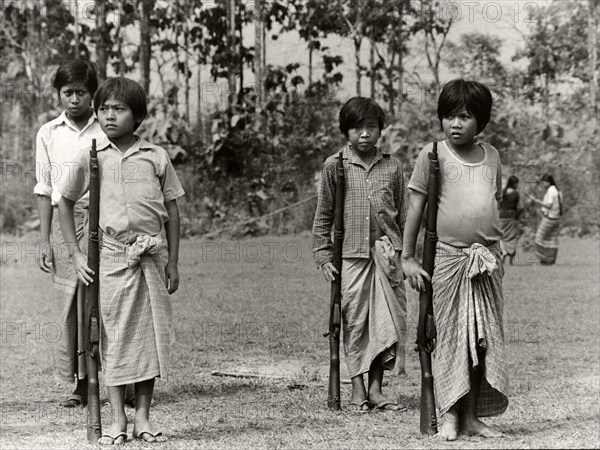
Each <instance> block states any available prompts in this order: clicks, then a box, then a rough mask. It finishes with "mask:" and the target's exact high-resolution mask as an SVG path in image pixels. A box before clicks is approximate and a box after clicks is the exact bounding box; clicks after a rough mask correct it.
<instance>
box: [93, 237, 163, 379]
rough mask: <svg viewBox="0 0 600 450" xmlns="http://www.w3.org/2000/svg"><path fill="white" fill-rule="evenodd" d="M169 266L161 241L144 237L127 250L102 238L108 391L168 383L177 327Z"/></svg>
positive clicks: (104, 355)
mask: <svg viewBox="0 0 600 450" xmlns="http://www.w3.org/2000/svg"><path fill="white" fill-rule="evenodd" d="M167 260H168V250H167V246H166V245H165V244H164V243H163V242H162V240H161V239H160V238H159V237H150V236H140V237H138V238H137V241H136V242H134V243H133V244H131V245H125V244H122V243H120V242H118V241H116V240H115V239H114V238H112V237H110V236H108V235H107V234H106V233H105V234H104V235H103V236H102V240H101V243H100V313H101V318H102V329H101V330H102V331H101V348H102V367H103V370H104V380H105V383H106V385H107V386H120V385H125V384H129V383H136V382H139V381H145V380H148V379H151V378H154V377H157V376H160V377H161V378H163V379H164V378H166V377H167V371H168V367H169V347H170V344H171V321H172V311H171V300H170V298H169V293H168V291H167V288H166V286H165V279H166V275H165V267H166V265H167Z"/></svg>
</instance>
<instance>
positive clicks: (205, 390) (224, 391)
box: [155, 381, 272, 403]
mask: <svg viewBox="0 0 600 450" xmlns="http://www.w3.org/2000/svg"><path fill="white" fill-rule="evenodd" d="M256 391H272V386H268V385H266V384H264V383H263V382H261V381H237V382H233V383H218V384H215V383H207V384H200V383H185V384H181V385H179V386H176V387H174V388H173V389H171V390H168V391H160V392H157V393H156V395H155V397H156V400H157V401H160V402H161V403H162V402H169V403H176V402H181V401H185V400H186V398H188V397H199V398H215V397H224V396H230V395H237V394H243V393H255V392H256Z"/></svg>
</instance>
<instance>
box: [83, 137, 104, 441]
mask: <svg viewBox="0 0 600 450" xmlns="http://www.w3.org/2000/svg"><path fill="white" fill-rule="evenodd" d="M99 172H100V169H99V166H98V155H97V153H96V139H92V149H91V150H90V205H89V241H88V261H87V264H88V267H89V268H90V269H92V270H93V271H94V274H93V275H92V278H93V281H92V282H91V283H90V284H89V285H88V286H87V289H86V296H87V298H86V305H85V326H84V333H85V352H86V363H87V364H86V365H87V372H88V417H87V439H88V441H89V442H93V443H94V444H96V443H97V442H98V439H100V438H101V437H102V423H101V421H100V389H99V385H98V365H99V364H98V362H99V360H100V353H99V349H98V344H99V341H100V339H99V336H100V320H99V317H98V288H99V281H98V279H99V276H98V273H99V271H100V236H99V232H98V228H99V225H98V222H99V218H100V173H99Z"/></svg>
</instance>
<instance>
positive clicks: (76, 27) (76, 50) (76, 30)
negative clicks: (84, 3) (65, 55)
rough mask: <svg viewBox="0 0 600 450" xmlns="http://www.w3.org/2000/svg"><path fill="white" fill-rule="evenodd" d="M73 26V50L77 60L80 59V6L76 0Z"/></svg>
mask: <svg viewBox="0 0 600 450" xmlns="http://www.w3.org/2000/svg"><path fill="white" fill-rule="evenodd" d="M73 24H74V27H73V29H74V31H73V34H74V39H75V46H74V49H73V54H74V55H75V56H74V57H75V59H78V58H79V5H78V4H77V0H75V11H74V12H73Z"/></svg>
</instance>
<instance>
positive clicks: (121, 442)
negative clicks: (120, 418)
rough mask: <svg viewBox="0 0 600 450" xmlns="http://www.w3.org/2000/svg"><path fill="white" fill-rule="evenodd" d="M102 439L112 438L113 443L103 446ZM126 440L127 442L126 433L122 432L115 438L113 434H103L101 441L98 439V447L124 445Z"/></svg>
mask: <svg viewBox="0 0 600 450" xmlns="http://www.w3.org/2000/svg"><path fill="white" fill-rule="evenodd" d="M102 438H111V439H112V442H110V443H106V444H103V443H101V442H100V441H101V440H102ZM126 440H127V433H125V432H124V431H121V432H120V433H117V434H116V435H114V436H113V435H111V434H108V433H102V437H101V438H100V439H98V445H101V446H103V447H104V446H109V445H124V444H125V441H126Z"/></svg>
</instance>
